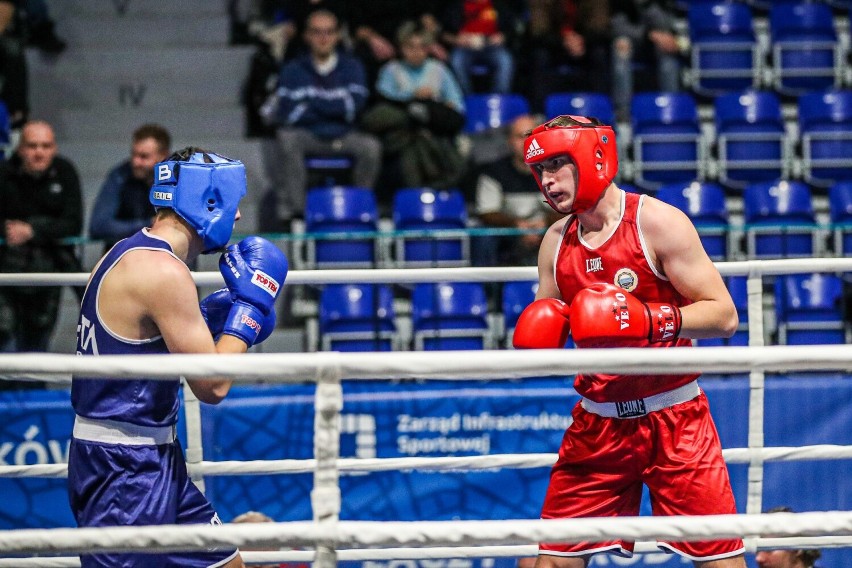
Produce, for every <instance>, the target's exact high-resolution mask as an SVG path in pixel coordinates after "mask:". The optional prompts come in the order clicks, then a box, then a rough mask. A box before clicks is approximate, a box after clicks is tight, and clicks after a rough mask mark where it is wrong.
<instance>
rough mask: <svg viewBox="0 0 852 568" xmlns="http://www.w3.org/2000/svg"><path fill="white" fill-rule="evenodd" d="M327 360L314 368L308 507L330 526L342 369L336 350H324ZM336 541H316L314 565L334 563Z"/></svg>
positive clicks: (328, 567)
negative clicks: (313, 462)
mask: <svg viewBox="0 0 852 568" xmlns="http://www.w3.org/2000/svg"><path fill="white" fill-rule="evenodd" d="M328 359H329V364H326V365H322V366H320V368H319V369H318V370H317V391H316V397H315V399H314V412H315V413H314V458H315V459H316V470H315V471H314V488H313V490H312V491H311V507H312V509H313V517H314V522H315V523H318V524H319V525H323V526H326V527H327V528H329V529H331V530H333V529H334V528H335V527H336V526H337V521H338V520H340V501H341V497H340V483H339V477H340V472H339V471H338V467H337V460H338V458H339V457H340V411H341V410H342V409H343V386H342V385H341V382H340V381H341V379H342V371H341V368H340V363H339V361H338V354H337V353H333V352H330V353H328ZM335 545H336V543H335V542H334V541H333V540H329V541H318V542H317V543H316V557H315V559H314V563H313V566H314V568H333V567H335V566H337V551H336V550H335Z"/></svg>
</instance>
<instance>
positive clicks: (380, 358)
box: [0, 259, 852, 566]
mask: <svg viewBox="0 0 852 568" xmlns="http://www.w3.org/2000/svg"><path fill="white" fill-rule="evenodd" d="M717 266H718V268H719V270H720V272H721V273H722V274H723V275H734V274H747V275H748V277H749V278H748V300H749V306H748V309H749V322H750V344H751V345H752V346H751V347H727V348H702V349H700V350H665V351H664V352H663V353H659V352H655V353H647V352H643V351H642V350H630V349H623V350H612V349H607V350H582V351H570V352H568V351H565V350H553V351H537V352H536V357H535V358H533V359H534V360H532V361H530V359H531V358H530V357H529V353H528V352H514V351H489V352H464V353H459V352H453V355H454V356H453V357H440V358H436V357H434V353H417V352H413V353H379V354H377V353H370V354H358V353H351V354H340V353H318V354H287V355H277V354H251V355H248V357H251V370H250V371H248V370H247V365H246V359H245V357H246V355H242V356H228V355H221V356H217V357H215V358H210V357H208V356H202V355H163V356H146V357H145V360H144V362H136V361H133V360H134V358H133V357H126V356H102V357H98V358H80V357H75V356H64V355H38V356H34V355H5V356H0V374H3V375H6V376H11V375H13V374H15V373H17V374H18V375H20V374H26V375H32V374H33V373H36V374H48V375H51V376H64V377H66V380H67V376H68V375H69V374H77V373H79V374H81V375H86V376H101V377H124V378H128V377H135V376H139V375H141V374H144V375H145V376H147V377H152V378H173V377H174V376H175V375H183V376H185V377H190V378H192V377H203V376H210V375H214V374H219V375H222V374H224V375H228V376H232V378H233V379H234V380H235V381H243V380H247V381H251V380H255V379H257V378H261V377H262V378H263V379H265V380H266V381H269V380H270V377H275V380H276V381H280V382H304V381H306V380H313V381H316V382H317V383H318V385H317V395H316V400H315V404H316V410H317V411H316V415H315V416H316V420H315V440H314V444H315V456H316V459H315V460H276V461H273V462H221V463H209V462H203V461H201V459H200V456H201V454H200V448H201V443H200V429H197V428H195V427H194V426H193V425H192V424H191V423H190V422H193V421H194V420H195V418H193V415H194V413H195V410H191V409H190V407H191V406H196V410H197V401H196V402H194V403H193V401H192V400H191V397H190V398H189V399H187V404H186V406H187V418H188V440H187V446H188V450H187V456H188V464H189V466H190V469H191V470H192V471H193V476H194V479H198V480H199V481H202V482H203V475H225V474H231V473H240V474H246V473H285V472H295V471H306V470H309V469H312V470H313V471H314V475H315V479H314V490H313V492H312V496H311V497H312V498H311V501H312V505H313V507H314V520H315V524H314V523H311V524H308V525H307V526H310V527H314V528H315V529H316V531H317V533H316V535H315V538H313V539H309V540H310V541H311V542H310V544H311V545H317V544H318V546H317V552H316V555H315V556H314V557H313V558H314V560H315V562H316V564H317V565H318V566H331V565H333V564H334V563H335V562H336V560H338V559H343V557H342V556H340V554H338V552H337V551H336V547H339V546H340V545H341V544H345V543H346V542H347V541H345V539H344V540H341V533H340V531H341V528H342V527H344V526H346V525H347V524H348V523H345V522H340V521H338V514H339V511H340V489H339V485H338V483H337V482H338V475H339V474H340V473H347V472H350V471H358V472H363V471H379V470H386V469H399V468H417V469H421V468H429V469H437V470H440V469H450V468H453V469H457V468H459V467H469V468H471V469H478V468H485V467H489V468H490V467H544V466H548V465H550V464H551V463H552V462H553V460H554V456H553V455H550V454H536V455H532V456H523V457H519V456H472V457H466V458H393V459H392V460H345V459H344V460H341V459H339V457H338V450H339V447H338V444H339V413H340V410H341V409H342V402H343V399H342V389H341V386H340V381H341V380H342V379H343V378H346V379H387V378H392V379H399V378H417V379H442V380H446V379H451V380H460V381H461V380H471V379H474V380H475V379H482V378H487V379H495V378H520V377H524V376H552V375H559V376H565V375H569V374H572V373H576V372H579V371H584V372H614V371H618V372H621V373H631V372H633V373H635V372H659V373H665V372H667V371H668V372H674V371H678V372H680V371H683V370H694V371H704V372H706V371H710V372H721V373H729V372H737V371H742V370H749V371H750V386H751V389H750V391H751V394H750V412H749V438H748V442H749V444H748V448H736V449H730V450H726V451H725V457H726V460H728V461H729V462H730V463H749V491H748V495H749V498H748V501H747V513H755V512H757V511H759V510H760V504H761V503H760V499H761V495H762V472H763V463H764V461H770V460H786V459H844V458H848V457H849V456H850V454H851V453H852V448H849V447H841V446H829V445H820V446H809V447H803V448H763V436H762V432H763V386H764V385H763V381H764V373H765V372H766V371H790V370H808V371H813V370H824V371H827V370H831V371H846V370H849V369H850V368H852V348H850V347H848V346H820V347H814V346H809V347H790V346H784V347H761V345H762V343H763V328H762V321H763V311H762V310H763V306H762V277H763V276H764V275H775V274H794V273H800V272H844V271H852V259H796V260H792V259H789V260H778V261H745V262H735V263H719V264H718V265H717ZM87 277H88V274H61V275H55V274H9V275H0V285H22V284H28V285H80V284H83V283H85V280H86V278H87ZM195 277H196V283H197V284H198V285H211V286H217V285H221V283H222V279H221V276H220V275H219V274H218V273H200V274H196V275H195ZM529 279H535V268H534V267H523V268H514V269H511V268H510V269H505V268H497V269H495V268H452V269H406V270H395V269H381V270H369V269H368V270H322V271H293V272H291V273H290V275H289V276H288V283H289V284H315V285H320V284H327V283H334V282H349V283H351V282H367V283H370V282H374V283H382V282H387V283H416V282H430V281H431V282H435V281H489V282H490V281H495V280H498V281H510V280H529ZM655 351H656V350H655ZM620 352H623V353H620ZM613 361H618V364H617V365H616V364H614V363H613ZM92 364H94V365H92ZM554 369H558V372H556V371H554ZM18 375H14V376H18ZM462 375H463V376H462ZM185 391H187V392H188V391H189V389H185ZM191 450H197V452H196V453H193V454H192V455H193V459H189V455H190V453H191ZM501 460H503V461H502V462H501ZM370 462H374V463H370ZM495 464H496V465H495ZM241 466H242V467H241ZM246 466H247V467H246ZM253 467H256V468H257V469H252V468H253ZM350 468H351V469H350ZM63 469H64V466H63V465H62V464H56V466H54V465H49V466H47V464H45V465H37V466H6V467H4V468H0V475H4V476H25V475H28V476H32V475H39V476H41V475H44V476H47V477H62V476H63V475H65V472H64V471H63ZM804 515H809V514H804ZM819 515H835V514H833V513H832V514H828V513H822V514H819ZM749 516H750V517H755V515H749ZM756 517H759V515H757V516H756ZM778 517H779V515H778V514H775V515H772V518H773V519H775V520H777V521H779V522H778V523H777V524H778V525H779V527H781V528H782V529H783V528H786V527H788V526H795V527H797V530H799V531H801V532H805V531H812V532H807V533H806V534H833V535H835V536H837V535H847V534H852V529H849V528H848V527H847V528H843V527H839V528H838V529H837V530H833V529H830V528H828V527H829V526H830V525H825V524H820V525H818V526H819V528H818V529H811V528H809V527H808V526H803V525H800V524H799V521H798V520H796V522H795V523H792V525H786V526H782V523H780V519H779V518H778ZM733 518H734V519H736V518H738V517H737V516H734V517H733ZM680 519H681V520H683V521H684V522H685V523H687V522H691V521H690V519H688V518H683V517H681V518H680ZM710 519H711V517H701V518H700V522H702V523H706V522H710ZM620 520H623V519H606V520H605V521H606V522H608V523H612V522H614V521H620ZM650 520H654V521H656V519H648V518H645V517H643V518H641V523H642V524H644V523H647V522H648V521H650ZM663 520H665V521H672V519H663ZM835 520H836V519H835ZM569 521H570V520H569ZM583 521H584V523H587V522H588V521H589V519H584V520H583ZM847 521H849V522H852V517H850V518H849V519H847ZM541 522H545V521H507V523H512V524H513V525H517V523H522V524H525V523H541ZM547 522H552V521H547ZM557 522H566V521H557ZM791 522H792V521H791ZM822 522H828V521H825V520H823V521H822ZM482 523H485V522H483V521H477V522H476V524H478V525H482ZM487 523H499V522H496V521H491V522H487ZM730 523H731V519H727V520H724V521H720V525H718V528H719V529H720V530H722V529H724V530H731V524H730ZM296 524H298V523H296ZM393 524H394V523H380V525H393ZM423 524H424V523H416V525H418V526H419V525H423ZM425 524H428V523H425ZM441 524H445V525H454V524H455V523H441ZM291 525H294V523H287V524H286V525H285V526H288V527H289V526H291ZM361 525H363V527H366V526H371V525H370V524H369V523H368V524H364V523H361ZM413 525H415V524H413V523H403V524H402V526H407V527H409V528H410V527H411V526H413ZM700 526H701V527H702V528H701V530H700V531H699V532H698V533H696V534H695V535H694V536H695V538H699V535H700V537H701V538H705V539H706V538H707V537H708V536H717V535H716V533H715V532H713V533H712V534H711V533H710V532H708V530H711V531H712V530H715V528H716V527H714V526H712V525H700ZM153 528H154V529H167V528H166V527H153ZM193 528H197V527H193ZM212 528H213V530H215V529H216V527H212ZM236 528H239V527H237V526H229V529H236ZM259 528H261V527H259V526H257V525H254V526H253V527H252V529H253V530H254V531H256V529H259ZM263 528H267V527H263ZM529 528H530V530H532V531H533V532H531V533H524V536H523V537H522V538H521V537H517V535H515V536H516V537H517V538H519V539H520V540H522V541H524V542H531V541H542V540H554V538H551V537H548V536H543V534H542V533H538V532H535V531H536V530H538V529H537V528H536V529H533V528H532V527H529ZM120 529H126V528H125V527H121V528H120ZM137 529H138V528H137ZM147 529H148V527H145V530H147ZM754 529H755V525H753V524H752V525H749V528H748V530H742V531H739V532H736V533H731V534H730V536H734V535H735V534H736V535H742V534H745V535H753V536H757V535H760V534H761V533H760V532H759V531H757V530H754ZM63 530H66V531H67V530H70V531H72V534H79V531H81V530H86V529H45V530H44V531H48V532H49V533H51V534H53V533H55V531H63ZM99 530H101V531H102V530H111V529H99ZM371 530H372V529H371ZM400 530H402V528H401V527H400ZM460 530H462V529H461V528H460V527H456V528H453V529H451V531H452V532H453V534H458V532H459V531H460ZM493 530H494V531H497V527H493ZM686 530H687V533H677V534H676V535H674V536H675V537H676V538H678V539H680V540H687V539H688V538H687V537H688V536H689V534H688V530H689V529H686ZM167 531H168V535H169V537H171V536H172V535H174V534H178V535H180V534H181V533H182V532H183V528H181V529H174V528H169V529H167ZM322 531H326V532H322ZM846 531H850V532H846ZM21 532H22V531H8V532H0V549H3V550H11V549H8V548H6V547H5V546H4V545H3V543H4V538H5V537H6V536H7V534H10V533H17V535H18V536H21ZM36 532H38V531H36ZM214 534H215V533H214ZM255 534H256V532H255ZM439 534H440V532H439ZM495 534H497V535H501V534H503V533H501V532H499V531H497V532H492V533H489V538H492V540H490V541H488V542H498V541H502V540H504V539H503V538H502V537H500V538H497V539H494V538H493V536H494V535H495ZM572 534H573V533H572ZM608 534H609V535H610V536H611V535H612V534H613V533H608ZM619 534H621V533H619ZM771 534H773V535H776V536H777V535H788V534H789V535H792V534H796V535H799V534H801V533H800V532H794V533H785V532H783V530H782V531H781V532H779V531H776V530H773V532H772V533H771ZM155 536H156V535H152V537H155ZM189 536H192V535H187V537H189ZM468 536H470V538H469V539H468V540H465V541H464V542H465V544H471V543H473V542H476V543H479V542H480V541H478V540H477V538H476V537H475V535H473V534H471V535H468ZM666 536H668V535H662V537H663V538H664V537H666ZM718 536H724V535H718ZM640 537H654V538H661V536H660V534H657V533H654V534H650V533H649V534H641V536H640ZM45 538H46V539H48V540H51V539H53V538H54V537H53V536H49V537H48V536H46V537H45ZM157 538H160V537H157ZM198 538H203V537H201V536H199V537H198ZM507 538H508V537H507ZM577 538H579V539H580V540H593V539H594V538H595V537H591V536H589V537H585V536H583V537H577ZM630 538H635V536H631V537H630ZM437 540H438V542H444V541H441V540H440V539H437ZM556 540H558V539H556ZM764 540H765V539H761V540H759V541H758V540H755V539H753V538H752V539H750V540H749V542H750V543H751V544H750V547H751V549H754V547H755V546H762V544H757V543H758V542H760V543H762V542H764ZM833 540H834V541H836V539H833ZM54 542H55V541H54ZM179 542H180V543H181V544H180V545H181V546H183V543H184V541H179ZM280 542H281V541H280V540H277V541H276V543H277V544H280ZM286 542H287V543H288V544H292V543H293V542H294V541H291V540H289V539H287V540H286ZM299 542H301V541H299ZM353 542H356V541H353ZM458 542H459V541H452V544H457V543H458ZM208 544H210V543H208ZM220 544H225V543H221V542H220ZM244 544H248V545H251V544H252V542H246V543H244ZM357 544H371V545H375V544H376V543H375V542H374V541H370V542H362V541H357ZM382 544H386V545H387V544H394V542H391V541H389V542H384V543H382ZM396 544H400V543H399V542H397V543H396ZM404 544H408V545H411V544H412V543H411V542H404ZM483 544H487V543H485V542H483ZM491 548H494V547H491ZM528 548H529V550H530V551H533V550H534V547H528ZM640 549H641V547H640ZM38 550H41V551H44V550H48V549H47V548H44V547H42V548H39V549H38ZM49 550H54V549H52V548H51V549H49ZM56 550H59V549H56ZM68 550H69V549H67V548H66V549H63V551H68ZM105 550H106V549H105ZM476 550H477V551H478V554H477V553H474V554H476V555H477V556H490V555H493V554H490V553H486V554H483V552H485V551H483V550H482V549H481V548H477V549H476ZM525 550H526V549H525ZM75 551H76V550H75ZM31 552H35V550H33V551H31ZM516 552H517V551H516ZM246 554H247V555H249V554H251V553H246ZM263 554H275V553H263ZM279 554H281V553H279ZM513 555H514V554H513ZM450 556H452V555H450ZM433 557H436V556H433ZM443 557H446V556H443ZM246 558H248V556H247V557H246ZM16 560H20V559H16ZM0 566H2V564H0Z"/></svg>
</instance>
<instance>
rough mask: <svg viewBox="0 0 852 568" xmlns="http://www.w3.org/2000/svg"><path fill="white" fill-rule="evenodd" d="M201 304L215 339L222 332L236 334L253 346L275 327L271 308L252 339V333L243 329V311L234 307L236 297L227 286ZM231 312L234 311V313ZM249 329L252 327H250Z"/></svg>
mask: <svg viewBox="0 0 852 568" xmlns="http://www.w3.org/2000/svg"><path fill="white" fill-rule="evenodd" d="M200 306H201V315H202V316H204V321H205V322H206V323H207V328H208V329H209V330H210V333H211V334H213V337H214V338H215V339H218V338H219V336H221V335H222V334H226V335H236V336H237V337H239V338H240V339H242V340H243V341H245V342H246V344H248V346H249V347H251V346H252V345H257V344H258V343H262V342H263V341H264V340H265V339H266V338H267V337H269V336H270V335H271V334H272V330H274V329H275V310H270V311H269V313H268V314H267V315H266V317H264V318H263V320H262V321H261V322H260V333H258V334H257V337H255V338H254V339H253V340H252V338H251V334H248V333H245V332H244V331H243V330H244V325H243V323H242V321H241V320H242V313H241V311H240V310H233V309H232V308H233V306H234V299H233V298H232V297H231V291H230V290H228V289H227V288H222V289H220V290H216V291H215V292H213V293H212V294H210V295H209V296H207V297H206V298H204V299H203V300H201V304H200ZM231 312H234V314H232V313H231ZM233 316H235V317H236V318H237V320H236V321H235V320H234V319H233ZM249 329H252V328H251V327H249ZM250 341H253V343H250Z"/></svg>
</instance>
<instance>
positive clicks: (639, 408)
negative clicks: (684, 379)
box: [580, 381, 701, 418]
mask: <svg viewBox="0 0 852 568" xmlns="http://www.w3.org/2000/svg"><path fill="white" fill-rule="evenodd" d="M699 394H701V389H700V388H698V381H692V382H691V383H687V384H685V385H683V386H682V387H678V388H676V389H673V390H670V391H666V392H661V393H660V394H655V395H653V396H649V397H647V398H640V399H637V400H626V401H624V402H595V401H593V400H589V399H587V398H584V399H582V400H580V404H581V405H583V408H584V409H585V410H586V411H588V412H591V413H592V414H597V415H598V416H603V417H605V418H640V417H642V416H645V415H646V414H650V413H651V412H656V411H657V410H662V409H664V408H669V407H670V406H674V405H675V404H680V403H681V402H686V401H688V400H692V399H693V398H695V397H696V396H698V395H699Z"/></svg>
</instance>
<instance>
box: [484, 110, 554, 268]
mask: <svg viewBox="0 0 852 568" xmlns="http://www.w3.org/2000/svg"><path fill="white" fill-rule="evenodd" d="M540 122H541V120H540V118H537V117H534V116H530V115H526V114H525V115H521V116H519V117H517V118H516V119H515V120H513V121H512V123H511V124H510V125H509V131H508V133H507V138H506V143H507V146H508V147H509V151H510V155H509V157H508V158H501V159H498V160H495V161H493V162H489V163H487V164H484V165H483V166H482V170H481V173H480V174H479V176H478V177H477V179H476V215H477V216H478V217H479V221H480V222H481V223H482V225H483V226H484V227H493V228H510V229H536V230H540V231H541V233H536V234H529V235H522V236H520V237H517V236H508V237H494V236H485V237H475V238H476V239H477V240H478V241H479V242H478V243H474V245H473V246H472V247H471V248H472V249H473V251H474V252H473V255H474V256H473V263H474V264H475V265H478V266H496V265H508V266H515V265H519V264H521V265H534V264H535V263H536V258H537V256H538V247H539V245H540V244H541V238H542V233H543V232H544V229H545V228H546V227H548V226H549V225H550V224H551V223H553V222H554V221H556V219H557V216H556V215H555V213H554V212H553V210H552V209H550V207H548V206H547V205H546V204H545V203H544V202H543V201H542V200H541V197H540V194H539V195H537V194H536V193H535V191H533V190H537V189H538V185H537V184H536V181H535V178H534V177H533V175H532V171H531V170H530V168H529V166H527V165H526V164H525V163H524V140H525V139H526V137H527V134H528V133H529V131H530V130H532V129H533V128H534V127H535V126H537V125H538V124H539V123H540Z"/></svg>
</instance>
